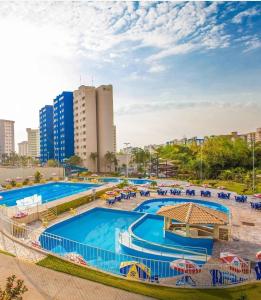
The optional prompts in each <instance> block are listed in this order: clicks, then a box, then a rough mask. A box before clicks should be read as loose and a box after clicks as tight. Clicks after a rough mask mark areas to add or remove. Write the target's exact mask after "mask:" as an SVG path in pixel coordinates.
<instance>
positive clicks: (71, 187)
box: [0, 182, 99, 206]
mask: <svg viewBox="0 0 261 300" xmlns="http://www.w3.org/2000/svg"><path fill="white" fill-rule="evenodd" d="M98 186H99V185H97V184H87V183H67V182H55V183H46V184H41V185H37V186H31V187H25V188H20V189H15V190H11V191H5V192H0V196H2V197H3V198H2V199H1V200H0V204H2V205H3V204H5V205H6V206H15V205H16V201H17V200H21V199H23V198H26V197H30V196H33V195H35V194H37V195H41V196H42V202H43V203H45V202H50V201H54V200H57V199H60V198H63V197H67V196H71V195H74V194H77V193H80V192H83V191H87V190H90V189H92V188H95V187H98Z"/></svg>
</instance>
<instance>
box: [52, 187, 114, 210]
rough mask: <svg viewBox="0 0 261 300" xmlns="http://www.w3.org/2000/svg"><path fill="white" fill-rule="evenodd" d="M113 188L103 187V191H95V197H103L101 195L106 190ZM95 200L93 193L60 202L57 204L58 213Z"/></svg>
mask: <svg viewBox="0 0 261 300" xmlns="http://www.w3.org/2000/svg"><path fill="white" fill-rule="evenodd" d="M112 189H113V188H107V189H103V190H101V191H98V192H96V193H95V198H96V199H97V198H99V197H101V195H103V194H104V193H105V192H108V191H111V190H112ZM92 201H93V195H88V196H83V197H80V198H77V199H74V200H71V201H69V202H65V203H62V204H59V205H57V206H56V209H57V214H58V215H60V214H62V213H64V212H66V211H69V210H70V208H77V207H79V206H81V205H84V204H87V203H90V202H92Z"/></svg>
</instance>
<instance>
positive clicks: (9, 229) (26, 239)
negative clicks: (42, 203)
mask: <svg viewBox="0 0 261 300" xmlns="http://www.w3.org/2000/svg"><path fill="white" fill-rule="evenodd" d="M0 221H1V223H0V224H1V230H2V232H3V233H5V234H7V235H8V236H9V237H11V238H14V239H15V240H17V241H19V242H20V243H22V244H23V245H26V246H29V247H34V248H37V249H41V250H44V252H45V253H46V254H47V253H50V254H55V255H57V256H59V257H61V258H63V259H67V260H69V261H74V262H76V263H80V264H81V265H85V264H86V265H87V266H90V267H93V268H96V269H99V270H102V271H105V272H108V273H111V274H115V275H122V273H121V271H120V266H121V263H122V262H130V261H131V262H133V261H134V262H137V263H141V264H143V265H145V266H146V267H147V268H148V269H149V274H148V276H145V277H146V280H149V281H155V280H156V281H158V282H159V283H162V284H167V285H171V286H173V285H174V286H186V287H195V286H196V287H211V286H220V287H222V286H228V285H233V284H238V283H242V282H244V281H247V280H249V279H250V272H251V270H250V263H247V265H246V266H244V268H242V272H240V271H238V270H235V266H234V265H229V264H223V263H208V262H207V263H204V264H198V268H197V269H196V270H195V269H193V268H191V269H189V270H187V271H186V272H185V273H184V272H182V270H181V269H179V268H178V267H177V268H172V267H171V262H170V261H169V260H156V259H152V258H146V257H145V256H144V257H143V256H142V257H137V256H133V255H128V254H124V253H121V252H120V249H118V252H112V251H109V250H105V249H100V248H97V247H94V246H91V245H86V244H83V243H79V242H76V241H73V240H69V239H65V238H63V237H60V236H56V235H53V234H50V233H48V232H41V231H39V230H35V229H33V228H31V227H29V226H26V225H24V224H19V223H16V222H14V221H12V220H10V219H9V218H7V217H6V216H4V215H3V214H0ZM19 251H23V250H22V248H21V249H19V248H18V250H17V253H15V254H16V255H17V256H21V255H23V256H24V253H23V254H22V253H19ZM26 253H27V254H26V255H27V256H28V257H26V258H27V259H31V258H32V255H31V253H30V251H29V252H28V251H27V252H26ZM125 275H126V274H125Z"/></svg>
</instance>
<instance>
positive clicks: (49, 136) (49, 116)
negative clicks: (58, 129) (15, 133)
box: [39, 105, 54, 164]
mask: <svg viewBox="0 0 261 300" xmlns="http://www.w3.org/2000/svg"><path fill="white" fill-rule="evenodd" d="M39 118H40V161H41V164H44V163H46V162H47V161H48V160H49V159H53V158H54V140H53V106H52V105H45V106H44V107H43V108H41V109H40V112H39Z"/></svg>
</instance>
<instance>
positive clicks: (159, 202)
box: [135, 198, 229, 214]
mask: <svg viewBox="0 0 261 300" xmlns="http://www.w3.org/2000/svg"><path fill="white" fill-rule="evenodd" d="M186 202H193V203H198V204H200V205H203V206H206V207H209V208H212V209H215V210H219V211H221V212H224V213H226V214H229V209H228V208H227V207H226V206H224V205H222V204H219V203H215V202H210V201H205V200H199V199H182V198H178V199H177V198H161V199H159V198H155V199H150V200H147V201H144V202H143V203H142V204H141V205H139V206H138V207H136V208H135V211H138V212H142V213H150V214H156V212H157V211H158V210H159V209H160V208H161V207H162V206H165V205H175V204H180V203H186Z"/></svg>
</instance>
